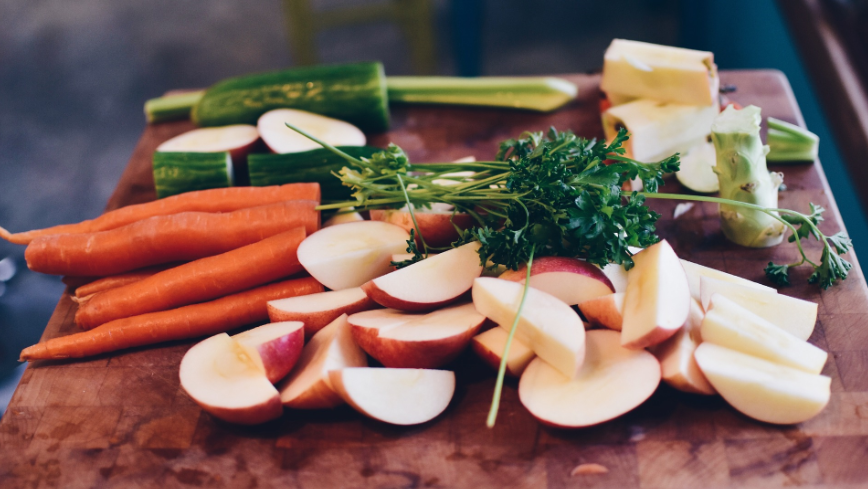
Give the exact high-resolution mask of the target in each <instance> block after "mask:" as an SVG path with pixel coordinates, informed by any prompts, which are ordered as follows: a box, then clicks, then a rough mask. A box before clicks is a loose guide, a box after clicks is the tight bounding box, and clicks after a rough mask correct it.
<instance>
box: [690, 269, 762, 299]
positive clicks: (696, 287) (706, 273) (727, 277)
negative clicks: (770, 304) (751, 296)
mask: <svg viewBox="0 0 868 489" xmlns="http://www.w3.org/2000/svg"><path fill="white" fill-rule="evenodd" d="M681 266H682V267H684V273H686V274H687V283H688V284H690V296H691V297H693V298H694V299H696V300H698V301H701V300H702V296H701V295H700V281H701V278H702V277H708V278H713V279H715V280H721V281H723V282H730V283H734V284H739V285H743V286H745V287H752V288H755V289H762V290H765V291H767V292H774V293H777V291H776V290H775V289H773V288H771V287H767V286H765V285H763V284H758V283H756V282H754V281H751V280H748V279H746V278H741V277H739V276H738V275H733V274H731V273H726V272H722V271H720V270H717V269H716V268H711V267H706V266H704V265H699V264H698V263H693V262H691V261H687V260H681Z"/></svg>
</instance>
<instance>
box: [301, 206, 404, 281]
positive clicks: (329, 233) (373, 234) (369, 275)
mask: <svg viewBox="0 0 868 489" xmlns="http://www.w3.org/2000/svg"><path fill="white" fill-rule="evenodd" d="M408 239H410V235H409V234H408V233H407V231H404V230H403V229H401V228H399V227H398V226H395V225H392V224H388V223H385V222H379V221H361V222H349V223H346V224H342V225H340V226H332V227H328V228H323V229H320V230H319V231H317V232H315V233H313V234H311V235H310V236H308V237H307V238H305V240H304V241H302V242H301V244H300V245H299V246H298V261H299V262H300V263H301V265H302V266H303V267H304V269H305V270H307V272H308V273H310V274H311V276H313V278H315V279H317V280H318V281H319V282H320V283H321V284H323V285H325V286H326V287H328V288H330V289H332V290H341V289H349V288H353V287H358V286H360V285H362V284H364V283H365V282H367V281H369V280H371V279H373V278H376V277H379V276H381V275H385V274H386V273H389V271H390V270H391V269H392V268H391V267H392V265H391V260H392V255H394V254H395V253H402V252H404V250H406V248H407V240H408Z"/></svg>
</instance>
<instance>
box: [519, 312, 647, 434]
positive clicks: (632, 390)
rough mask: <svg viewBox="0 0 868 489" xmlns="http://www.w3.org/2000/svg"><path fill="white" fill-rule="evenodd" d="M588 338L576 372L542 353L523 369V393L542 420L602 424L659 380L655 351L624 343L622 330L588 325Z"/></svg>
mask: <svg viewBox="0 0 868 489" xmlns="http://www.w3.org/2000/svg"><path fill="white" fill-rule="evenodd" d="M586 342H587V353H586V354H585V363H584V365H582V368H581V370H580V371H579V373H578V375H576V376H575V378H569V377H566V376H564V375H563V374H562V373H560V372H558V371H557V369H555V368H553V367H552V366H551V365H549V364H548V363H546V362H545V361H544V360H543V359H542V358H536V359H534V360H533V361H532V362H530V365H528V367H527V369H526V370H525V371H524V373H523V374H522V375H521V380H519V383H518V397H519V399H520V400H521V403H522V404H523V405H524V407H525V408H527V410H528V411H530V413H531V414H532V415H533V416H534V417H535V418H537V419H538V420H539V421H540V422H541V423H543V424H546V425H549V426H556V427H560V428H580V427H584V426H592V425H595V424H599V423H602V422H604V421H608V420H610V419H613V418H616V417H618V416H620V415H622V414H624V413H626V412H628V411H630V410H632V409H633V408H635V407H636V406H638V405H640V404H642V403H643V402H645V400H646V399H648V398H649V397H651V394H653V393H654V391H655V390H656V389H657V386H658V385H659V384H660V365H659V363H657V359H656V358H654V355H652V354H650V353H648V352H647V351H645V350H628V349H626V348H624V347H622V346H621V341H620V335H619V334H618V332H617V331H608V330H604V329H598V330H594V331H588V332H587V340H586Z"/></svg>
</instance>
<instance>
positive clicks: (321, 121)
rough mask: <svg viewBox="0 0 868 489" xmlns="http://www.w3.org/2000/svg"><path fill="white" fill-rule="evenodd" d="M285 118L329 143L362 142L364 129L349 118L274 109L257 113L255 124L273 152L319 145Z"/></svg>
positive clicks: (292, 150) (350, 144)
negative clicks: (343, 119)
mask: <svg viewBox="0 0 868 489" xmlns="http://www.w3.org/2000/svg"><path fill="white" fill-rule="evenodd" d="M287 122H288V123H290V124H292V125H293V126H295V127H297V128H299V129H301V130H303V131H305V132H306V133H308V134H310V135H312V136H314V137H316V138H318V139H319V140H320V141H325V142H326V143H329V144H331V145H332V146H364V145H365V142H366V139H365V133H363V132H362V131H361V130H360V129H359V128H358V127H356V126H354V125H352V124H350V123H349V122H344V121H341V120H338V119H332V118H331V117H326V116H324V115H319V114H314V113H312V112H306V111H304V110H297V109H274V110H269V111H268V112H266V113H264V114H262V115H261V116H259V120H258V121H257V123H256V128H257V129H258V130H259V134H260V135H261V136H262V140H263V141H265V144H266V145H268V148H269V149H271V151H273V152H275V153H299V152H302V151H310V150H312V149H320V148H321V147H322V146H320V145H319V144H318V143H316V142H314V141H311V140H310V139H308V138H306V137H304V136H302V135H301V134H299V133H297V132H295V131H293V130H292V129H290V128H288V127H286V123H287Z"/></svg>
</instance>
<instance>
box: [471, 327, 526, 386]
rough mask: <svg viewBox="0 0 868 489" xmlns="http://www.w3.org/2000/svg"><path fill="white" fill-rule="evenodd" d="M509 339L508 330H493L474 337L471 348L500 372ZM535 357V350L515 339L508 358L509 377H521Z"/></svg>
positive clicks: (507, 370)
mask: <svg viewBox="0 0 868 489" xmlns="http://www.w3.org/2000/svg"><path fill="white" fill-rule="evenodd" d="M507 338H509V332H508V331H507V330H505V329H503V328H491V329H489V330H488V331H486V332H484V333H480V334H478V335H476V336H474V337H473V341H472V342H471V343H470V346H471V347H472V348H473V351H474V352H476V354H477V355H479V358H481V359H482V360H483V361H484V362H485V363H487V364H489V365H491V367H492V368H494V370H499V369H500V362H501V360H502V359H503V350H504V349H506V340H507ZM535 356H536V355H535V354H534V353H533V350H531V349H530V348H529V347H528V346H527V345H525V344H524V343H522V342H521V341H519V340H518V339H517V338H514V337H513V338H512V344H510V345H509V354H508V355H507V357H506V373H507V375H512V376H513V377H521V373H522V372H524V369H525V368H526V367H527V364H529V363H530V361H531V360H533V358H534V357H535Z"/></svg>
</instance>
